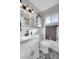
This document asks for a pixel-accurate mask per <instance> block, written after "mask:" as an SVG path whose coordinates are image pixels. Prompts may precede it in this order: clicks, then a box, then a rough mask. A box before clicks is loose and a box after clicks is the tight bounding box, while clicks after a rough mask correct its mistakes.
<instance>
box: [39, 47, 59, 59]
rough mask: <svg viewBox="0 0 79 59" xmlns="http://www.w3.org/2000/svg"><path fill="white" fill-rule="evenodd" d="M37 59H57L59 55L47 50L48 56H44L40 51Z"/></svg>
mask: <svg viewBox="0 0 79 59" xmlns="http://www.w3.org/2000/svg"><path fill="white" fill-rule="evenodd" d="M38 59H59V53H58V52H56V51H54V50H52V49H51V48H49V53H48V54H44V53H43V52H42V51H40V52H39V58H38Z"/></svg>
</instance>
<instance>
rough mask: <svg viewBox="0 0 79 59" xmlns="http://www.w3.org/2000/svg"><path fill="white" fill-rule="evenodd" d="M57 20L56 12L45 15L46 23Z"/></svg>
mask: <svg viewBox="0 0 79 59" xmlns="http://www.w3.org/2000/svg"><path fill="white" fill-rule="evenodd" d="M53 22H58V14H55V15H51V16H47V17H46V24H49V23H53Z"/></svg>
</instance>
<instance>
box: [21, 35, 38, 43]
mask: <svg viewBox="0 0 79 59" xmlns="http://www.w3.org/2000/svg"><path fill="white" fill-rule="evenodd" d="M35 37H38V35H29V36H21V37H20V42H22V41H26V40H30V39H34V38H35Z"/></svg>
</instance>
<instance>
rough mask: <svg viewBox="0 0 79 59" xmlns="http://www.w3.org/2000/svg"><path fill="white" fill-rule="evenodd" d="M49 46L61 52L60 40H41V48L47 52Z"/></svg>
mask: <svg viewBox="0 0 79 59" xmlns="http://www.w3.org/2000/svg"><path fill="white" fill-rule="evenodd" d="M48 48H52V49H53V50H55V51H57V52H59V42H58V41H52V40H42V41H40V50H41V51H43V52H44V53H45V54H47V53H48Z"/></svg>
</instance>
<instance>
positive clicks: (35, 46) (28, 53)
mask: <svg viewBox="0 0 79 59" xmlns="http://www.w3.org/2000/svg"><path fill="white" fill-rule="evenodd" d="M20 44H21V45H20V59H37V58H38V57H39V40H38V39H30V41H29V42H27V40H26V42H21V43H20Z"/></svg>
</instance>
